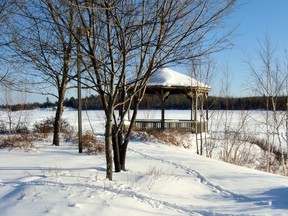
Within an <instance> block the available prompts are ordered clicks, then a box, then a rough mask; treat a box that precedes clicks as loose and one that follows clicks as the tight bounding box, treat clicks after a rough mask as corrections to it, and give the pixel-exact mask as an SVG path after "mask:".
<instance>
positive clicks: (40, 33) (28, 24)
mask: <svg viewBox="0 0 288 216" xmlns="http://www.w3.org/2000/svg"><path fill="white" fill-rule="evenodd" d="M18 7H19V8H18V10H19V12H18V13H17V17H16V18H15V19H14V20H13V23H10V34H11V38H12V45H11V46H10V47H11V49H12V50H13V51H14V53H15V54H16V57H17V58H16V59H17V61H18V63H19V62H20V63H23V64H24V65H25V68H26V70H24V71H21V73H22V74H23V76H22V77H21V81H22V82H23V81H25V83H29V85H30V86H31V88H30V89H29V90H28V91H30V92H35V93H40V94H43V95H52V96H54V97H56V98H57V100H58V103H57V109H56V115H55V123H54V136H53V144H54V145H56V146H58V145H60V141H59V137H60V128H61V119H62V113H63V103H64V99H65V93H66V91H67V89H68V88H69V83H71V81H72V80H73V78H74V75H75V69H74V66H75V59H76V57H75V55H76V54H75V34H74V32H75V31H76V29H75V26H76V24H75V23H76V21H77V17H76V15H75V7H71V5H70V4H69V3H67V2H65V1H56V0H55V1H53V0H51V1H46V0H32V1H25V4H21V5H18Z"/></svg>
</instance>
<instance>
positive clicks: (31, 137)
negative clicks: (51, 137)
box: [0, 133, 39, 151]
mask: <svg viewBox="0 0 288 216" xmlns="http://www.w3.org/2000/svg"><path fill="white" fill-rule="evenodd" d="M37 139H39V134H36V133H31V134H30V133H23V134H11V135H5V136H2V137H1V139H0V148H8V149H9V150H11V149H14V148H20V149H23V150H25V151H29V150H31V149H32V148H33V147H34V146H33V142H34V141H35V140H37Z"/></svg>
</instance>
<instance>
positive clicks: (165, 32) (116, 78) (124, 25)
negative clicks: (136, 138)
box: [71, 0, 236, 180]
mask: <svg viewBox="0 0 288 216" xmlns="http://www.w3.org/2000/svg"><path fill="white" fill-rule="evenodd" d="M235 2H236V0H229V1H226V0H225V1H216V0H215V1H206V0H204V1H193V0H184V1H170V0H156V1H145V0H143V1H116V0H114V1H106V0H95V1H89V3H86V4H80V3H81V2H80V1H77V0H76V1H71V5H75V6H77V8H78V11H79V16H81V17H80V18H81V21H82V28H83V29H88V30H89V32H90V35H89V37H88V36H87V37H86V40H84V41H80V43H81V44H82V45H81V47H82V50H83V52H84V55H85V62H84V63H85V68H86V69H87V70H89V73H88V76H89V79H90V80H91V81H92V83H93V86H94V88H95V90H96V91H97V92H98V94H99V96H100V97H101V100H102V103H103V106H104V111H105V114H106V126H105V146H106V147H105V148H106V161H107V173H106V175H107V178H108V179H110V180H112V172H113V152H114V166H115V170H116V172H119V171H121V170H125V169H126V168H125V160H126V151H127V147H128V143H129V138H130V135H131V130H132V127H133V122H134V121H135V119H136V115H137V110H138V106H139V103H140V101H141V99H142V97H143V95H144V93H145V87H146V84H147V81H148V80H149V78H150V77H151V75H152V74H153V73H154V72H155V71H156V70H157V69H159V68H161V67H163V66H167V65H175V64H181V63H186V62H188V61H189V60H191V59H193V58H196V57H199V56H204V55H208V54H210V53H212V52H216V51H219V50H222V49H224V48H225V47H226V46H227V44H228V43H227V42H228V41H227V36H228V35H229V34H230V31H229V32H228V33H227V32H225V33H224V34H222V33H223V32H224V31H221V33H220V31H219V32H217V31H214V30H215V29H217V28H219V27H221V25H222V24H223V22H222V21H223V18H224V17H226V16H227V15H228V14H229V13H230V12H231V10H232V8H233V6H234V4H235ZM211 32H213V34H210V33H211ZM130 108H132V109H133V111H134V112H133V115H132V116H131V121H130V124H129V125H128V126H125V125H124V122H125V118H124V117H125V115H127V112H128V110H129V109H130ZM116 110H118V111H119V118H118V120H117V116H116V113H115V111H116Z"/></svg>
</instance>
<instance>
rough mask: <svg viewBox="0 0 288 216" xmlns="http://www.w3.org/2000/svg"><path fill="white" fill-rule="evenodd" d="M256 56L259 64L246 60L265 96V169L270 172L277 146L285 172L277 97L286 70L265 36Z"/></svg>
mask: <svg viewBox="0 0 288 216" xmlns="http://www.w3.org/2000/svg"><path fill="white" fill-rule="evenodd" d="M258 57H259V59H260V62H259V64H260V66H259V67H256V66H255V65H254V64H253V63H252V62H251V61H248V64H249V66H250V71H251V74H252V76H253V80H254V83H255V85H254V86H255V87H256V88H253V90H254V91H255V92H256V94H258V95H262V96H264V97H265V98H266V123H265V124H266V139H267V144H268V152H267V171H268V172H271V165H272V151H273V149H274V148H275V146H279V148H280V151H281V157H282V165H283V169H284V174H285V175H286V173H287V167H286V161H285V160H286V159H285V155H284V152H283V148H282V140H281V131H280V126H281V125H283V122H284V118H285V114H284V113H282V112H278V111H277V98H278V97H279V96H283V95H285V93H286V91H287V90H286V89H285V88H286V80H287V77H288V73H287V70H285V69H283V67H282V66H281V63H280V61H279V59H277V58H276V49H275V48H274V47H273V46H272V42H271V40H270V38H269V37H268V36H266V38H265V40H264V42H262V43H260V42H259V49H258Z"/></svg>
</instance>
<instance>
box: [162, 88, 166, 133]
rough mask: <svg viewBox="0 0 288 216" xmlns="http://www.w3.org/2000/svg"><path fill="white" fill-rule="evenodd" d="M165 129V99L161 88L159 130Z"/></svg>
mask: <svg viewBox="0 0 288 216" xmlns="http://www.w3.org/2000/svg"><path fill="white" fill-rule="evenodd" d="M164 129H165V100H164V91H163V89H162V90H161V130H164Z"/></svg>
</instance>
